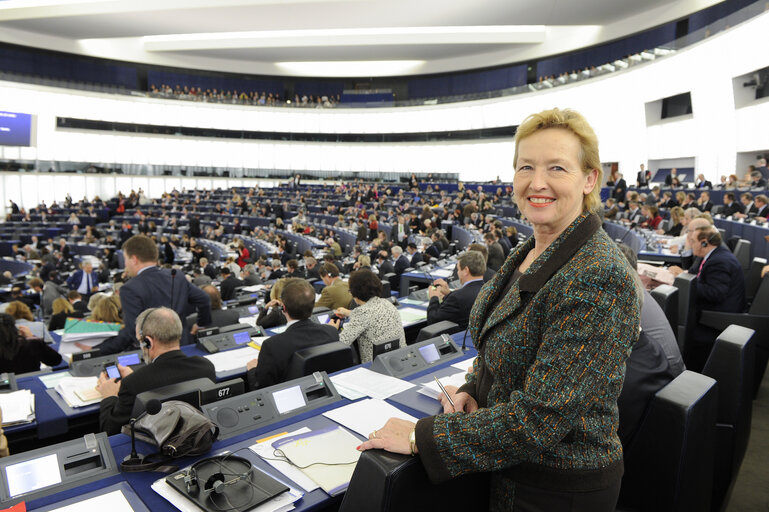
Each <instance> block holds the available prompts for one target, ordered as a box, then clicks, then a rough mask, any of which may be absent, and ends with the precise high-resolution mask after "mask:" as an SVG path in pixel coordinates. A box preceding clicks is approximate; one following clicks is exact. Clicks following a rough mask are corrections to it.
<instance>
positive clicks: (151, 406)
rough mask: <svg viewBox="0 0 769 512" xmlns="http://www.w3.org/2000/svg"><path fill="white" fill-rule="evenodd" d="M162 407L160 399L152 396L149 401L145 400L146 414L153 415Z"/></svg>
mask: <svg viewBox="0 0 769 512" xmlns="http://www.w3.org/2000/svg"><path fill="white" fill-rule="evenodd" d="M162 408H163V404H161V403H160V400H158V399H157V398H153V399H152V400H150V401H149V402H147V405H146V406H145V409H146V411H147V414H149V415H150V416H154V415H156V414H157V413H159V412H160V409H162Z"/></svg>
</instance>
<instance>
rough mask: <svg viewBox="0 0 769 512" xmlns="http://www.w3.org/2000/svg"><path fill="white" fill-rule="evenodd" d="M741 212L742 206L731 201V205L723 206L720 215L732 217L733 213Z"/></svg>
mask: <svg viewBox="0 0 769 512" xmlns="http://www.w3.org/2000/svg"><path fill="white" fill-rule="evenodd" d="M742 210H743V206H742V204H740V203H738V202H737V201H732V204H730V205H728V206H727V205H724V209H723V210H721V215H723V216H724V217H728V216H730V215H734V214H735V213H742Z"/></svg>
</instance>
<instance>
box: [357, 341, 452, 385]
mask: <svg viewBox="0 0 769 512" xmlns="http://www.w3.org/2000/svg"><path fill="white" fill-rule="evenodd" d="M461 356H462V350H460V348H459V347H458V346H457V344H456V343H454V340H452V339H451V337H449V336H448V335H447V334H442V335H441V336H437V337H435V338H430V339H429V340H424V341H420V342H419V343H415V344H413V345H409V346H407V347H402V348H399V349H397V350H392V351H390V352H385V353H383V354H380V355H378V356H376V358H375V359H374V361H373V362H372V363H371V369H372V370H373V371H375V372H377V373H381V374H384V375H391V376H393V377H398V378H403V377H408V376H409V375H413V374H415V373H417V372H421V371H422V370H426V369H428V368H430V367H432V366H434V365H436V364H439V363H443V362H446V361H451V360H452V359H457V358H459V357H461Z"/></svg>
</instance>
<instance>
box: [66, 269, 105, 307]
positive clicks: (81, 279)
mask: <svg viewBox="0 0 769 512" xmlns="http://www.w3.org/2000/svg"><path fill="white" fill-rule="evenodd" d="M67 288H69V289H70V290H77V291H78V292H79V293H80V295H81V296H83V298H85V301H86V302H88V298H89V297H90V296H91V295H92V294H94V293H96V292H98V291H99V276H97V275H96V273H95V272H94V271H93V265H92V264H91V262H90V261H86V262H84V263H83V264H81V265H80V270H78V271H77V272H73V273H72V275H71V276H69V278H68V279H67Z"/></svg>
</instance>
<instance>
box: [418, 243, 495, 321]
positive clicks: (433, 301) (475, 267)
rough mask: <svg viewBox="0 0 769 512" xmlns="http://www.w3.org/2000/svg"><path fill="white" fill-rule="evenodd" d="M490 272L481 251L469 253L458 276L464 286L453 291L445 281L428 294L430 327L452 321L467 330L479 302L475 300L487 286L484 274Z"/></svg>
mask: <svg viewBox="0 0 769 512" xmlns="http://www.w3.org/2000/svg"><path fill="white" fill-rule="evenodd" d="M485 272H486V261H485V260H484V258H483V255H482V254H481V253H480V252H477V251H467V252H466V253H464V254H463V255H462V256H460V257H459V260H458V261H457V275H458V277H459V282H460V283H461V284H462V287H461V288H459V289H458V290H454V291H453V292H449V287H448V285H447V284H446V282H445V281H444V280H442V279H438V280H436V281H435V282H434V283H433V286H430V287H429V289H428V292H427V294H428V295H429V296H430V303H429V304H428V306H427V325H430V324H434V323H436V322H440V321H442V320H451V321H452V322H455V323H457V324H459V327H460V329H461V330H464V329H467V323H468V321H469V318H470V310H471V309H472V308H473V304H474V303H475V297H477V296H478V292H479V291H481V287H482V286H483V274H484V273H485Z"/></svg>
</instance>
